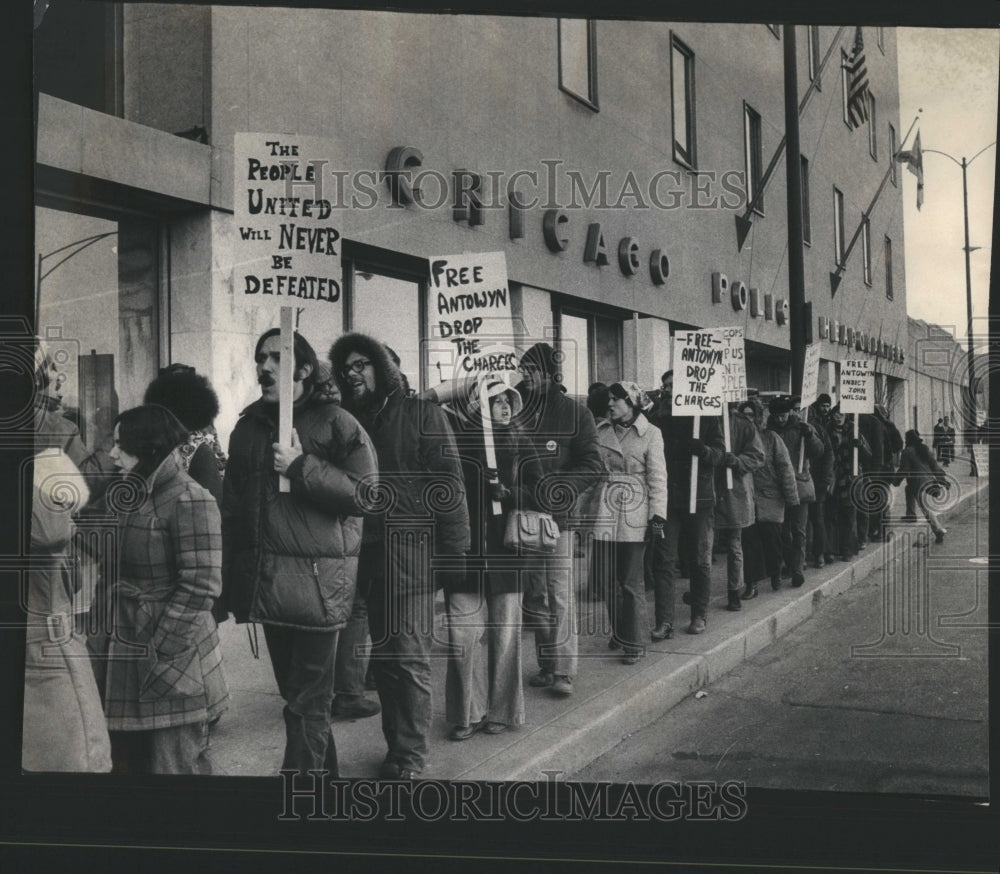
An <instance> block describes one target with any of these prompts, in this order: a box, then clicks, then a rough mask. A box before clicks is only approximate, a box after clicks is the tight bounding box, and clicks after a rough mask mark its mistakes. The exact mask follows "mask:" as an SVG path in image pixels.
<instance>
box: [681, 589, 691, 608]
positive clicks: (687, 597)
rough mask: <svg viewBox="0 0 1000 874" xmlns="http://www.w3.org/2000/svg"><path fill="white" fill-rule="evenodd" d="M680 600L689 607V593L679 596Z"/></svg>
mask: <svg viewBox="0 0 1000 874" xmlns="http://www.w3.org/2000/svg"><path fill="white" fill-rule="evenodd" d="M681 600H682V601H683V602H684V603H685V604H687V605H688V606H689V607H690V606H691V593H690V592H685V593H684V594H683V595H681Z"/></svg>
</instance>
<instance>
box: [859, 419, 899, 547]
mask: <svg viewBox="0 0 1000 874" xmlns="http://www.w3.org/2000/svg"><path fill="white" fill-rule="evenodd" d="M858 433H859V434H860V435H861V436H862V437H864V438H865V440H867V441H868V445H869V447H870V448H871V458H870V459H869V461H868V463H867V465H864V466H863V468H862V471H863V473H864V476H865V484H864V488H863V489H862V490H861V494H862V496H863V499H864V506H861V507H859V508H858V539H859V546H861V545H863V544H864V542H865V541H866V540H869V541H872V542H875V543H877V542H879V541H881V540H883V539H884V537H885V536H886V530H885V523H887V522H888V521H889V507H890V505H891V503H892V494H891V492H890V490H889V489H890V486H891V484H892V482H893V471H894V470H895V469H896V459H898V457H899V453H900V452H901V451H902V449H903V438H902V436H900V433H899V429H898V428H897V427H896V426H895V425H894V424H893V423H892V422H891V421H890V420H889V414H888V411H887V410H886V408H885V407H884V406H883V405H882V404H875V412H874V413H871V414H869V413H862V414H860V415H859V416H858Z"/></svg>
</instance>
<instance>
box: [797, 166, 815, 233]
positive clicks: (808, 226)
mask: <svg viewBox="0 0 1000 874" xmlns="http://www.w3.org/2000/svg"><path fill="white" fill-rule="evenodd" d="M799 172H800V176H801V180H802V186H801V187H802V242H803V244H805V245H806V246H812V216H811V215H810V207H809V159H808V158H807V157H806V156H805V155H799Z"/></svg>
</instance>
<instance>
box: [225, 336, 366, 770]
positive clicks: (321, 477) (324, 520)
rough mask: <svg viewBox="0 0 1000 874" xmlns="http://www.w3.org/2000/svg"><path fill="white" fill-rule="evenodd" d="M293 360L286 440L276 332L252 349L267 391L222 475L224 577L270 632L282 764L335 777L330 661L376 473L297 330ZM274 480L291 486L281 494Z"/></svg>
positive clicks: (240, 605) (229, 590) (233, 595)
mask: <svg viewBox="0 0 1000 874" xmlns="http://www.w3.org/2000/svg"><path fill="white" fill-rule="evenodd" d="M293 354H294V357H295V362H294V369H293V380H294V381H293V384H292V400H293V404H292V436H291V443H290V444H286V443H284V442H283V441H280V440H279V435H278V407H279V403H278V402H279V388H278V373H279V368H280V365H281V333H280V330H279V329H277V328H274V329H272V330H269V331H266V332H265V333H264V334H262V335H261V337H260V339H259V340H258V341H257V345H256V348H255V349H254V361H255V362H256V369H257V382H258V383H259V384H260V387H261V396H260V399H259V400H257V401H254V403H252V404H250V406H248V407H247V408H246V409H245V410H243V412H242V413H240V419H239V421H238V422H237V423H236V427H235V428H234V429H233V434H232V437H231V438H230V441H229V463H228V464H227V466H226V474H225V477H224V478H223V499H222V530H223V543H224V547H225V562H224V566H223V580H224V588H225V592H226V598H227V603H228V606H229V608H230V609H231V610H232V612H233V615H234V617H235V618H236V621H237V622H260V623H262V624H263V626H264V639H265V640H266V641H267V649H268V653H269V654H270V656H271V666H272V668H273V670H274V677H275V680H276V681H277V684H278V691H279V693H280V694H281V697H282V699H284V702H285V706H284V709H283V711H282V715H283V717H284V721H285V753H284V758H283V761H282V768H283V769H292V770H297V771H299V772H300V773H304V772H306V771H310V770H326V771H327V772H328V773H329V774H330V775H331V776H332V777H337V776H338V774H339V767H338V761H337V750H336V746H335V743H334V737H333V730H332V729H331V727H330V707H331V702H332V700H333V694H334V676H335V674H334V671H335V668H336V658H335V654H336V651H337V639H338V632H339V630H340V629H341V628H343V627H344V625H345V624H346V622H347V619H348V616H349V615H350V612H351V606H352V602H353V599H354V587H355V576H356V574H357V565H358V550H359V548H360V545H361V526H362V520H361V513H362V507H361V505H360V504H359V502H358V491H359V485H360V484H362V483H367V482H370V481H371V479H372V478H373V477H374V476H375V474H376V470H377V468H376V462H375V453H374V451H373V449H372V445H371V441H370V440H369V438H368V435H367V434H366V433H365V432H364V430H363V429H362V428H361V426H360V425H359V424H358V422H357V420H356V419H355V418H354V416H352V415H351V414H350V413H348V412H347V411H346V410H344V409H342V408H341V407H340V406H339V405H338V404H337V403H335V402H334V401H333V400H332V399H331V398H330V397H329V396H328V395H327V394H326V393H324V392H322V391H319V390H317V388H316V382H315V380H316V374H317V373H318V368H317V361H316V353H315V352H314V351H313V348H312V346H310V345H309V342H308V341H307V340H306V339H305V338H304V337H303V336H302V335H301V334H299V333H298V332H296V333H295V334H294V335H293ZM279 475H280V476H284V477H286V478H287V479H288V480H289V482H290V484H291V491H289V492H280V491H279V485H278V483H279V480H278V477H279Z"/></svg>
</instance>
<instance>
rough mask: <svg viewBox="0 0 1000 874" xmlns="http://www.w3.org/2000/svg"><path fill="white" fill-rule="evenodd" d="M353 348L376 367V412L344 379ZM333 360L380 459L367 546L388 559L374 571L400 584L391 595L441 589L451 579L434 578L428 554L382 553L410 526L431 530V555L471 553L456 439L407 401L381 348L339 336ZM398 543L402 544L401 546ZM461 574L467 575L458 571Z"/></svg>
mask: <svg viewBox="0 0 1000 874" xmlns="http://www.w3.org/2000/svg"><path fill="white" fill-rule="evenodd" d="M352 351H358V352H361V353H362V354H364V355H365V356H366V357H367V358H368V359H369V360H370V361H372V362H373V363H374V365H375V373H376V392H377V393H378V395H379V396H380V397H381V398H382V403H381V404H380V405H379V406H378V407H377V408H376V409H374V410H373V409H371V408H367V407H360V406H356V405H355V404H354V403H353V402H352V399H351V392H350V390H349V388H348V386H347V384H346V381H345V380H344V377H343V375H342V372H341V370H342V367H343V363H344V361H345V359H346V358H347V356H348V355H349V354H350V353H351V352H352ZM330 363H331V364H332V366H333V373H334V378H335V379H336V380H337V386H338V389H339V390H340V393H341V397H342V399H343V400H342V402H343V404H344V407H345V408H346V409H347V410H350V411H352V412H353V413H354V414H355V415H357V417H358V420H359V421H360V422H361V424H362V425H363V426H364V428H365V430H366V431H367V432H368V434H369V436H370V437H371V442H372V446H373V447H374V449H375V452H376V454H377V456H378V468H379V488H378V493H377V494H375V495H374V496H373V497H372V500H371V501H370V502H368V504H367V506H366V511H365V523H364V542H365V548H366V550H367V549H368V548H369V545H371V546H372V548H377V545H379V544H381V549H382V551H383V552H384V554H385V559H386V561H384V562H382V563H381V564H380V565H379V567H378V568H377V569H373V570H374V572H375V573H376V574H377V575H379V576H381V577H383V578H385V579H388V580H391V581H393V584H394V585H395V586H397V591H396V593H395V594H406V593H412V594H418V593H426V592H430V591H433V590H434V589H435V588H437V587H440V586H441V585H444V583H445V582H446V581H447V580H448V578H449V577H450V576H451V575H450V574H442V573H433V572H432V569H431V568H430V567H429V566H428V564H427V555H426V550H422V551H420V550H419V549H418V551H417V552H414V551H413V550H410V549H408V548H404V547H402V546H401V547H400V548H398V549H391V548H388V549H387V548H386V544H387V542H388V541H387V538H388V537H392V536H395V535H394V534H393V532H392V529H393V528H397V529H399V528H401V527H406V528H412V526H413V525H414V523H415V522H416V523H420V524H421V525H422V526H425V527H426V528H429V529H431V530H432V531H433V536H434V541H433V549H432V550H431V553H430V554H432V555H439V556H459V555H464V554H465V553H467V552H468V551H469V549H470V545H471V534H470V530H469V508H468V505H467V503H466V500H465V484H464V480H463V477H462V465H461V462H460V460H459V457H458V450H457V448H456V445H455V436H454V433H453V432H452V429H451V425H450V424H449V423H448V418H447V416H446V415H445V413H444V411H443V410H442V409H441V408H440V407H438V406H437V405H436V404H434V403H431V402H430V401H425V400H420V399H419V398H412V397H404V395H403V392H404V385H403V379H402V374H401V373H400V372H399V369H398V368H397V367H396V366H395V365H394V364H393V363H392V359H391V358H390V357H389V354H388V352H387V351H386V349H385V346H384V345H383V344H382V343H380V342H378V341H377V340H375V339H374V338H372V337H369V336H367V335H365V334H344V335H343V336H342V337H340V338H338V339H337V340H336V342H334V344H333V346H332V347H331V349H330ZM400 543H402V541H400ZM462 573H464V572H462Z"/></svg>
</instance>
